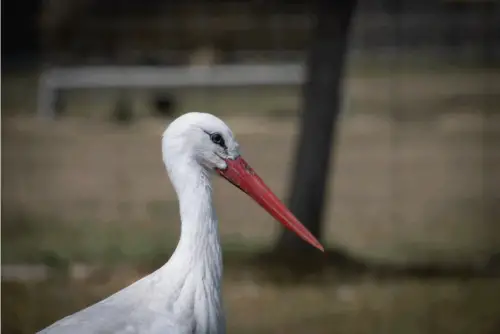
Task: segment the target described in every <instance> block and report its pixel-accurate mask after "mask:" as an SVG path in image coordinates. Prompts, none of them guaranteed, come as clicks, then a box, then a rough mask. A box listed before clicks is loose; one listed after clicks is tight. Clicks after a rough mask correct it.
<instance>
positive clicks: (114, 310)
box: [39, 112, 323, 334]
mask: <svg viewBox="0 0 500 334" xmlns="http://www.w3.org/2000/svg"><path fill="white" fill-rule="evenodd" d="M162 151H163V161H164V163H165V166H166V169H167V172H168V175H169V177H170V181H171V182H172V184H173V186H174V188H175V191H176V193H177V196H178V198H179V205H180V216H181V221H182V227H181V236H180V240H179V243H178V245H177V248H176V250H175V252H174V253H173V255H172V256H171V258H170V260H169V261H168V262H167V263H166V264H165V265H164V266H162V267H161V268H159V269H158V270H156V271H155V272H153V273H152V274H150V275H148V276H146V277H144V278H142V279H140V280H139V281H137V282H135V283H133V284H132V285H130V286H128V287H126V288H125V289H123V290H121V291H118V292H117V293H115V294H113V295H112V296H110V297H108V298H106V299H104V300H102V301H100V302H98V303H97V304H95V305H92V306H89V307H88V308H86V309H84V310H81V311H79V312H77V313H75V314H73V315H70V316H67V317H65V318H63V319H61V320H59V321H57V322H56V323H54V324H52V325H51V326H49V327H47V328H45V329H43V330H42V331H40V332H39V333H46V334H59V333H61V334H90V333H95V334H97V333H99V334H101V333H102V334H104V333H120V334H125V333H130V334H216V333H217V334H220V333H225V331H226V328H225V317H224V312H223V306H222V299H221V278H222V254H221V246H220V243H219V233H218V223H217V217H216V215H215V210H214V208H213V205H212V186H211V177H212V174H214V173H213V172H214V171H215V172H216V173H218V174H219V175H220V176H222V177H223V178H225V179H226V180H228V181H229V182H231V183H232V184H233V185H235V186H236V187H238V188H239V189H241V190H242V191H243V192H245V193H246V194H247V195H249V196H250V197H251V198H253V199H254V200H255V201H256V202H257V203H258V204H260V206H262V207H263V208H264V209H265V210H266V211H267V212H268V213H270V214H271V215H272V216H273V217H274V218H275V219H276V220H278V221H280V222H281V223H282V224H283V225H284V226H286V227H287V228H289V229H291V230H293V231H295V232H296V233H297V234H298V235H299V236H300V237H302V239H304V240H305V241H307V242H309V243H310V244H311V245H313V246H314V247H316V248H318V249H320V250H322V251H323V247H322V246H321V244H320V243H319V242H318V241H317V240H316V238H314V236H313V235H312V234H311V233H310V232H309V231H308V230H307V229H306V228H305V227H304V226H303V225H302V224H301V223H300V222H299V221H298V220H297V219H296V218H295V217H294V216H293V214H292V213H291V212H290V211H288V210H287V208H286V207H285V206H284V204H283V203H282V202H280V200H279V199H278V198H277V197H276V195H274V194H273V193H272V192H271V190H270V189H269V188H268V187H267V186H266V185H265V184H264V182H263V181H262V180H261V179H260V178H259V176H257V174H256V173H255V172H254V171H253V169H252V168H251V167H250V166H249V165H248V164H247V163H246V162H245V160H243V158H242V157H241V156H240V153H239V145H238V143H237V142H236V140H235V138H234V137H233V133H232V132H231V130H230V129H229V127H228V126H227V125H226V124H225V123H224V122H223V121H221V120H220V119H219V118H217V117H215V116H213V115H210V114H206V113H194V112H193V113H187V114H184V115H182V116H180V117H179V118H177V119H176V120H174V121H173V122H172V123H171V124H170V125H169V126H168V127H167V129H166V130H165V132H164V133H163V138H162Z"/></svg>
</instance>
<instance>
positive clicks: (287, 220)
mask: <svg viewBox="0 0 500 334" xmlns="http://www.w3.org/2000/svg"><path fill="white" fill-rule="evenodd" d="M162 151H163V161H164V163H165V166H166V167H167V170H168V171H169V173H170V174H171V175H176V174H179V173H180V174H182V173H185V172H186V170H188V169H187V168H183V167H187V166H188V165H196V166H197V167H199V168H202V169H203V170H205V171H208V172H215V173H217V174H218V175H220V176H221V177H223V178H224V179H226V180H227V181H229V182H230V183H231V184H233V185H234V186H236V187H237V188H239V189H240V190H242V191H243V192H244V193H246V194H247V195H248V196H250V197H251V198H252V199H253V200H254V201H256V202H257V203H258V204H259V205H260V206H261V207H263V208H264V209H265V210H266V211H267V212H268V213H269V214H270V215H271V216H273V217H274V218H275V219H276V220H278V221H279V222H281V223H282V224H283V225H284V226H285V227H287V228H288V229H290V230H292V231H294V232H295V233H296V234H298V235H299V236H300V237H301V238H302V239H304V240H305V241H307V242H308V243H310V244H311V245H313V246H314V247H316V248H318V249H320V250H323V246H321V244H320V243H319V242H318V240H316V238H315V237H314V236H313V235H312V234H311V233H310V232H309V231H308V230H307V228H306V227H304V226H303V225H302V224H301V223H300V222H299V221H298V220H297V218H295V216H294V215H293V214H292V213H291V212H290V211H289V210H288V209H287V208H286V206H285V205H284V204H283V203H282V202H281V201H280V200H279V199H278V197H277V196H276V195H275V194H274V193H273V192H272V191H271V190H270V189H269V187H267V185H266V184H265V183H264V182H263V181H262V179H261V178H260V177H259V176H258V175H257V173H256V172H255V171H254V170H253V169H252V168H251V167H250V166H249V165H248V163H247V162H246V161H245V160H244V159H243V158H242V157H241V155H240V152H239V144H238V142H237V141H236V139H235V138H234V136H233V133H232V131H231V129H229V127H228V126H227V125H226V124H225V123H224V122H223V121H222V120H220V119H219V118H217V117H215V116H214V115H211V114H207V113H198V112H191V113H187V114H184V115H182V116H180V117H178V118H177V119H175V120H174V121H173V122H172V123H171V124H170V125H169V126H168V127H167V129H166V130H165V132H164V133H163V139H162ZM171 178H172V176H171ZM173 178H175V177H173Z"/></svg>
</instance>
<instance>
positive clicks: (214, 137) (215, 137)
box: [207, 132, 227, 148]
mask: <svg viewBox="0 0 500 334" xmlns="http://www.w3.org/2000/svg"><path fill="white" fill-rule="evenodd" d="M207 134H208V135H209V136H210V140H211V141H212V142H213V143H214V144H216V145H219V146H220V147H222V148H227V147H226V142H225V141H224V137H222V135H221V134H220V133H217V132H214V133H208V132H207Z"/></svg>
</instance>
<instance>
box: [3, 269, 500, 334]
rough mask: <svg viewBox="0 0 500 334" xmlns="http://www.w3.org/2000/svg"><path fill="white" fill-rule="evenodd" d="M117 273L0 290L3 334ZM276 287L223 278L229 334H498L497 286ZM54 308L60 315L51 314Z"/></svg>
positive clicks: (443, 282)
mask: <svg viewBox="0 0 500 334" xmlns="http://www.w3.org/2000/svg"><path fill="white" fill-rule="evenodd" d="M140 276H141V274H140V273H138V272H135V271H131V270H130V269H125V268H121V269H120V268H116V269H115V270H114V271H113V272H112V273H107V274H103V273H101V274H100V275H94V276H93V277H90V278H89V279H87V280H80V281H68V280H61V279H57V278H55V279H53V280H49V281H45V282H41V283H24V284H23V283H6V282H3V283H2V320H3V321H2V333H6V334H28V333H33V332H34V331H35V330H38V329H40V328H43V327H44V326H47V325H48V324H50V323H52V322H53V321H55V320H57V319H59V318H61V317H63V316H65V315H68V314H70V313H72V312H74V311H76V310H79V309H81V308H83V307H84V306H86V305H88V304H90V303H93V302H95V301H97V300H99V299H101V298H103V297H104V296H107V295H109V294H110V293H112V292H114V291H116V290H118V289H120V288H122V287H124V286H125V285H127V284H130V283H132V282H133V281H134V280H136V279H137V278H139V277H140ZM328 282H329V283H317V284H300V285H286V284H285V285H283V284H280V285H277V284H272V283H265V282H262V281H259V279H258V278H257V279H256V277H255V270H247V271H245V270H241V269H240V270H238V271H235V270H231V269H228V270H226V274H225V281H224V302H225V310H226V315H227V325H228V332H229V333H269V334H271V333H273V334H276V333H297V334H299V333H300V334H302V333H311V334H322V333H325V334H327V333H328V334H330V333H339V334H342V333H346V334H347V333H349V334H352V333H360V334H361V333H367V334H376V333H384V334H399V333H415V334H421V333H429V334H431V333H436V334H437V333H440V334H447V333H449V334H469V333H476V334H494V333H498V330H499V329H500V281H499V280H493V279H471V280H466V281H464V280H456V279H434V280H418V279H404V280H389V281H374V280H371V279H369V278H360V279H358V280H354V281H350V282H342V281H338V280H336V279H335V277H333V278H331V279H329V280H328ZM54 305H58V307H54Z"/></svg>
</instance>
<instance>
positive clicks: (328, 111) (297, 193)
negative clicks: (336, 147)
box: [275, 0, 356, 254]
mask: <svg viewBox="0 0 500 334" xmlns="http://www.w3.org/2000/svg"><path fill="white" fill-rule="evenodd" d="M355 6H356V0H336V1H332V0H319V2H318V6H317V7H316V9H317V16H316V18H317V23H316V28H315V31H314V36H313V40H312V44H311V46H310V50H309V55H308V61H307V74H306V75H307V78H306V83H305V85H304V88H303V89H304V90H303V101H304V102H303V112H302V121H301V129H300V136H299V139H298V148H297V151H296V156H295V166H294V171H293V175H292V186H291V199H290V203H289V206H290V209H291V211H292V212H293V213H294V214H295V215H296V217H297V218H298V219H299V220H300V221H301V222H302V223H303V224H304V225H305V226H306V227H307V228H308V229H309V230H310V231H311V233H312V234H314V235H315V236H317V237H319V239H321V221H322V216H323V206H324V202H325V193H326V185H327V184H328V182H327V181H328V169H329V162H330V152H331V145H332V140H333V139H334V138H335V129H336V127H335V125H336V123H337V120H338V116H339V113H340V109H341V96H342V78H343V74H344V63H345V58H346V54H347V49H348V43H347V41H348V36H349V27H350V23H351V20H352V16H353V13H354V9H355ZM308 249H310V247H309V246H308V245H307V244H306V243H305V242H303V241H302V240H301V239H299V238H298V237H297V236H296V235H295V234H294V233H291V232H290V231H288V230H284V231H283V233H282V235H281V237H280V239H279V240H278V243H277V245H276V249H275V250H276V251H278V252H281V251H285V252H290V251H292V252H293V253H295V254H296V253H297V252H304V251H307V250H308ZM311 249H312V248H311Z"/></svg>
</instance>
